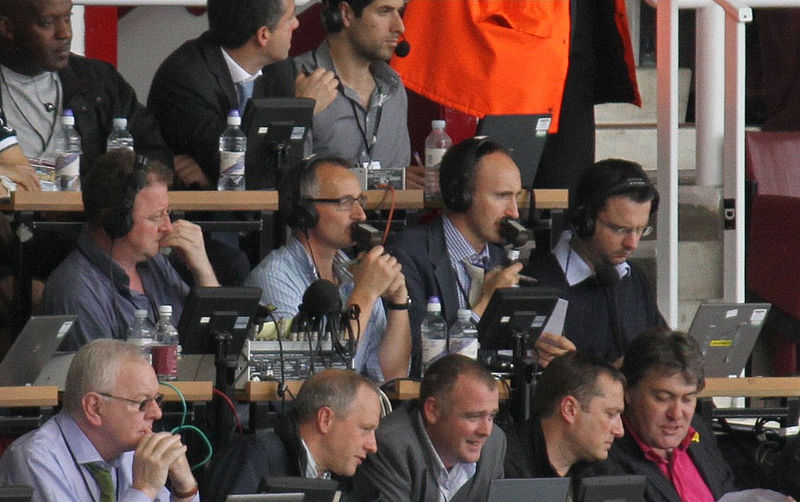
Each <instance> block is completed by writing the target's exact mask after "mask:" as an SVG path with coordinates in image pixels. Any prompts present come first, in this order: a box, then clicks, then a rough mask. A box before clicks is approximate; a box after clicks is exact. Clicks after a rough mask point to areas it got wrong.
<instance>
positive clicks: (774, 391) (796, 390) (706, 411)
mask: <svg viewBox="0 0 800 502" xmlns="http://www.w3.org/2000/svg"><path fill="white" fill-rule="evenodd" d="M698 397H699V398H701V399H700V401H699V404H698V407H699V410H700V413H701V414H702V415H703V416H704V417H705V418H706V419H708V420H710V419H711V418H714V417H718V418H734V417H736V418H742V417H744V418H758V417H774V418H776V419H778V420H779V421H780V422H781V425H782V426H793V425H798V420H800V377H741V378H706V386H705V388H704V389H703V390H702V391H701V392H700V393H698ZM712 397H748V398H750V397H775V398H782V400H784V401H785V403H786V404H785V405H784V406H779V407H768V408H767V407H764V408H754V407H745V408H715V407H714V406H713V403H712V402H711V399H710V398H712Z"/></svg>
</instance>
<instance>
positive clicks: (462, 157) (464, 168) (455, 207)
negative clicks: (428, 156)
mask: <svg viewBox="0 0 800 502" xmlns="http://www.w3.org/2000/svg"><path fill="white" fill-rule="evenodd" d="M496 151H503V152H505V151H506V150H505V149H504V148H503V147H502V146H500V145H499V144H498V143H495V142H494V141H492V139H490V138H489V137H487V136H475V137H474V138H469V139H465V140H464V141H462V142H461V143H459V144H457V145H455V146H452V147H450V149H448V150H447V152H446V153H445V154H444V157H442V163H441V165H440V167H439V188H440V190H441V192H442V203H443V204H444V207H445V208H446V209H448V210H449V211H452V212H454V213H466V212H467V211H468V210H469V208H470V206H471V205H472V190H471V188H470V186H471V185H472V177H473V176H474V175H475V169H476V167H477V164H478V161H479V160H480V159H482V158H483V157H484V156H486V155H488V154H489V153H492V152H496Z"/></svg>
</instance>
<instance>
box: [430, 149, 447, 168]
mask: <svg viewBox="0 0 800 502" xmlns="http://www.w3.org/2000/svg"><path fill="white" fill-rule="evenodd" d="M446 151H447V148H426V149H425V167H434V166H438V165H439V164H441V163H442V157H444V153H445V152H446Z"/></svg>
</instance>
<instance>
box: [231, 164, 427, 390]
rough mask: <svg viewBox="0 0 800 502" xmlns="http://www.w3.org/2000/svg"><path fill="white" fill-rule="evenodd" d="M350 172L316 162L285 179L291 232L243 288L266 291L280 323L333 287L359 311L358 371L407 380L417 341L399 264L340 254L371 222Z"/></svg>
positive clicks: (376, 250) (375, 256) (374, 252)
mask: <svg viewBox="0 0 800 502" xmlns="http://www.w3.org/2000/svg"><path fill="white" fill-rule="evenodd" d="M347 165H348V163H347V161H345V160H343V159H339V158H335V157H312V158H311V159H308V160H306V161H305V162H303V163H301V164H300V165H298V166H295V167H294V168H293V169H292V170H290V171H289V172H288V173H286V174H285V175H284V177H283V182H282V184H281V187H280V189H279V193H278V196H279V210H280V212H281V214H282V215H283V217H284V218H286V220H287V221H288V223H289V227H290V228H291V229H292V233H291V235H290V236H289V238H288V240H287V242H286V245H285V246H283V247H282V248H280V249H278V250H276V251H273V252H272V253H270V254H269V255H268V256H267V257H266V258H265V259H264V260H263V261H262V262H261V263H260V264H259V265H258V266H257V267H256V268H255V269H253V271H252V272H251V273H250V276H249V277H248V278H247V281H246V282H245V283H246V284H247V285H251V286H258V287H260V288H261V289H262V290H263V293H262V296H261V300H262V303H264V304H267V303H271V304H273V305H275V306H276V307H277V310H276V311H275V316H276V317H278V318H282V317H292V316H295V315H297V313H298V310H299V309H298V307H299V305H300V304H301V303H302V301H303V300H302V298H303V293H304V292H305V290H306V289H307V288H308V286H309V285H311V283H313V282H314V281H316V280H317V279H326V280H328V281H331V282H333V283H334V284H336V285H337V286H338V288H339V294H340V296H341V298H342V303H343V304H344V305H358V307H359V310H360V314H359V316H358V319H357V320H356V321H354V322H353V323H352V325H353V326H354V328H355V329H354V331H356V330H359V328H360V337H358V346H357V349H356V352H355V355H354V359H353V365H354V368H355V369H356V371H359V372H361V373H364V374H365V375H367V376H368V377H370V378H371V379H373V380H376V381H384V380H391V379H393V378H401V377H405V376H407V375H408V364H409V355H410V350H411V339H410V335H409V324H408V293H407V291H406V281H405V277H404V276H403V273H402V272H401V267H400V264H399V263H398V262H397V260H395V259H394V258H393V257H392V256H390V255H388V254H386V253H384V249H383V247H382V246H375V247H373V248H372V249H370V250H369V251H368V252H366V253H364V254H362V255H361V256H359V259H358V261H357V262H353V261H351V260H350V259H349V258H348V256H347V255H346V254H345V253H344V252H343V251H342V249H345V248H349V247H351V246H353V244H354V240H353V236H352V231H351V228H352V226H353V224H354V223H358V222H361V221H364V220H365V219H366V216H365V214H364V208H363V204H364V203H365V200H364V199H363V197H364V195H363V194H362V193H361V187H360V185H359V183H358V179H357V178H356V176H355V175H354V174H353V173H352V172H351V171H350V170H349V169H348V168H347ZM384 306H386V308H387V309H388V313H387V310H386V309H384ZM356 336H358V334H356Z"/></svg>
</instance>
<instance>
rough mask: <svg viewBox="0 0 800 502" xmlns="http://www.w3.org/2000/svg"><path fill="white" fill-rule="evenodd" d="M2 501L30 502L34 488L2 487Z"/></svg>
mask: <svg viewBox="0 0 800 502" xmlns="http://www.w3.org/2000/svg"><path fill="white" fill-rule="evenodd" d="M0 500H2V501H4V502H30V501H31V500H33V488H31V487H30V486H21V485H17V486H0Z"/></svg>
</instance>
